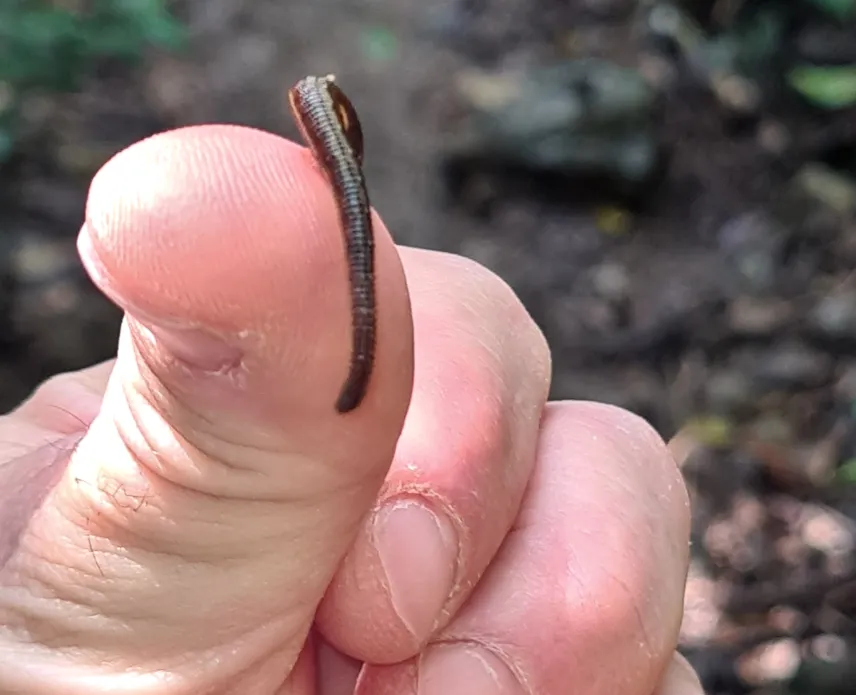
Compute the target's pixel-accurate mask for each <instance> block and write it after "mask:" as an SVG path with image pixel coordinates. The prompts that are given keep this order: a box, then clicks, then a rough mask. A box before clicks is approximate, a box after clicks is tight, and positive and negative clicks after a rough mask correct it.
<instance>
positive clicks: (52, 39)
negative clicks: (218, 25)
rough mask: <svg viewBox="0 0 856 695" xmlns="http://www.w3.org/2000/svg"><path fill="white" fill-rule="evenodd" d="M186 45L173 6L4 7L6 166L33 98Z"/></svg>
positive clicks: (1, 99)
mask: <svg viewBox="0 0 856 695" xmlns="http://www.w3.org/2000/svg"><path fill="white" fill-rule="evenodd" d="M184 38H185V33H184V29H183V27H182V26H181V24H179V23H178V22H177V21H176V20H174V19H173V18H172V16H171V15H170V14H169V12H168V10H167V0H88V1H83V0H81V1H79V2H72V1H71V0H66V1H64V2H63V1H62V0H54V2H46V1H45V0H2V1H0V162H2V161H3V159H4V158H6V157H8V156H9V154H10V153H11V152H12V150H13V149H14V147H15V144H16V141H17V138H18V135H19V134H20V133H19V125H20V110H21V108H22V105H23V103H24V100H25V99H26V98H27V97H28V96H29V95H32V94H35V93H44V92H54V93H55V92H68V91H73V90H75V89H77V88H79V87H80V85H81V83H82V81H83V80H84V79H85V78H86V77H87V76H88V75H90V74H91V73H92V72H93V70H94V69H95V68H96V67H97V65H98V64H99V61H102V60H105V59H112V60H121V61H125V62H128V63H133V62H134V61H136V60H137V59H139V58H140V57H141V56H142V53H143V50H144V49H145V48H146V47H147V46H152V45H156V46H161V47H164V48H178V47H180V46H181V45H182V44H183V41H184Z"/></svg>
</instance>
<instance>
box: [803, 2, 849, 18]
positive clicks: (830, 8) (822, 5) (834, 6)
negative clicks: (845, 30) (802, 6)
mask: <svg viewBox="0 0 856 695" xmlns="http://www.w3.org/2000/svg"><path fill="white" fill-rule="evenodd" d="M809 2H810V3H811V4H812V5H814V6H816V7H817V8H819V9H820V10H822V11H824V12H826V13H828V14H830V15H832V16H833V17H836V18H837V19H840V20H847V19H850V18H852V17H854V16H856V0H809Z"/></svg>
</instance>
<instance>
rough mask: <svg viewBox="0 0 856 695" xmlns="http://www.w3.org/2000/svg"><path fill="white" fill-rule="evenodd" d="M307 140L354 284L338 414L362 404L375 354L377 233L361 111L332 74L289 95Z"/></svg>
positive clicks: (299, 85) (301, 84)
mask: <svg viewBox="0 0 856 695" xmlns="http://www.w3.org/2000/svg"><path fill="white" fill-rule="evenodd" d="M288 101H289V104H290V106H291V112H292V115H293V116H294V120H295V122H296V123H297V126H298V128H299V129H300V131H301V134H302V135H303V139H304V140H305V141H306V144H307V145H308V146H309V149H310V150H311V151H312V154H313V155H314V156H315V160H316V162H317V163H318V166H319V168H320V169H321V171H322V172H323V173H324V175H325V176H326V177H327V180H328V181H329V183H330V187H331V188H332V189H333V197H334V198H335V200H336V205H337V206H338V208H339V219H340V224H341V226H342V234H343V235H344V238H345V253H346V256H347V261H348V274H349V280H350V285H351V331H352V338H351V341H352V342H351V362H350V367H349V372H348V376H347V379H346V380H345V383H344V385H343V386H342V390H341V392H340V393H339V398H338V400H337V401H336V410H338V411H339V412H340V413H347V412H349V411H351V410H354V409H355V408H356V407H357V406H358V405H359V404H360V403H361V402H362V400H363V398H364V397H365V395H366V391H367V389H368V385H369V379H370V377H371V373H372V368H373V367H374V356H375V340H376V338H375V333H376V329H377V316H376V307H375V304H376V300H375V279H374V232H373V230H372V218H371V205H370V204H369V196H368V193H367V191H366V182H365V177H364V176H363V169H362V163H363V132H362V127H361V126H360V121H359V119H358V118H357V112H356V110H355V109H354V106H353V104H351V102H350V100H349V99H348V97H347V96H345V93H344V92H343V91H342V90H341V89H339V87H338V86H337V85H336V83H335V82H334V78H333V76H332V75H328V76H326V77H305V78H303V79H302V80H300V81H299V82H298V83H297V84H296V85H294V87H292V88H291V89H290V90H289V92H288Z"/></svg>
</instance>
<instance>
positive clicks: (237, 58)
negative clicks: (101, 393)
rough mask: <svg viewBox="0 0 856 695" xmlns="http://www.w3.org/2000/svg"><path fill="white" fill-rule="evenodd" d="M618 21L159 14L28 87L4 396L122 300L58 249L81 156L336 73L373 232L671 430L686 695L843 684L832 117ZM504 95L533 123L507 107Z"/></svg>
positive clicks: (234, 115) (8, 227)
mask: <svg viewBox="0 0 856 695" xmlns="http://www.w3.org/2000/svg"><path fill="white" fill-rule="evenodd" d="M701 4H705V3H701ZM631 5H633V2H632V1H628V0H577V1H576V2H574V3H567V2H565V3H563V2H555V0H537V1H536V2H514V1H513V0H498V2H494V3H485V2H480V1H479V0H469V1H467V0H445V1H444V2H437V3H423V2H417V1H416V0H372V1H371V2H362V1H358V0H313V2H311V3H282V2H274V1H272V0H257V1H256V2H247V1H246V0H205V1H204V2H203V1H202V0H184V1H183V2H181V3H179V7H180V10H181V13H182V19H183V20H184V21H185V22H186V23H187V25H188V26H189V27H190V32H191V39H190V45H189V47H188V48H187V50H186V51H184V52H182V53H181V54H173V55H166V54H162V53H152V54H151V55H150V56H148V58H147V60H146V62H145V64H144V66H143V67H142V68H141V69H139V70H135V71H133V72H129V71H128V70H127V69H124V68H117V67H115V66H114V67H110V68H105V69H104V70H102V71H101V72H100V73H99V74H98V75H96V76H95V77H94V78H93V79H92V80H91V81H90V82H89V84H87V86H86V88H85V89H84V90H82V91H81V92H79V93H76V94H72V95H68V96H63V97H59V96H57V97H53V98H51V99H49V100H47V101H46V102H45V103H44V104H41V108H42V110H41V111H40V112H39V118H40V119H42V121H43V130H44V132H45V133H46V135H45V136H44V137H41V138H38V139H37V140H36V144H34V145H33V147H32V148H31V149H29V150H28V151H27V152H26V153H25V154H24V156H22V157H20V158H17V159H16V160H15V162H14V163H13V165H11V166H9V167H7V168H6V169H5V170H3V171H0V206H2V214H0V217H2V220H3V227H4V234H3V235H2V236H0V259H3V260H0V271H2V273H0V277H2V279H3V281H4V287H5V288H6V291H5V292H4V294H3V297H2V300H0V351H2V352H0V355H2V361H0V383H2V384H3V389H2V399H3V403H2V406H3V407H4V408H5V409H9V408H12V407H14V405H15V404H17V403H18V402H20V400H21V399H23V398H24V397H26V395H27V394H28V393H29V392H30V391H31V389H32V388H33V387H34V386H35V385H36V384H37V383H39V382H40V381H41V380H42V379H44V378H46V377H47V376H49V375H50V374H53V373H55V372H57V371H64V370H69V369H75V368H79V367H82V366H85V365H88V364H91V363H93V362H95V361H98V360H102V359H106V358H108V357H110V356H111V355H112V354H113V352H114V350H115V344H116V343H115V341H116V336H117V332H118V325H119V320H120V316H119V313H118V311H117V310H116V309H115V308H114V307H112V306H111V305H110V304H109V303H108V302H107V301H106V300H105V299H103V298H102V297H101V296H100V295H99V294H98V293H97V292H96V291H95V290H94V289H93V288H92V286H91V285H90V284H89V281H88V280H87V279H86V277H85V276H84V274H83V272H82V269H81V267H80V265H79V262H78V259H77V255H76V252H75V249H74V242H75V238H76V235H77V232H78V230H79V226H80V223H81V221H82V218H83V208H84V204H85V199H86V192H87V185H88V182H89V180H90V179H91V177H92V175H93V174H94V173H95V171H96V170H97V169H98V168H99V167H100V166H101V165H102V164H103V163H104V161H106V159H108V158H109V157H110V156H112V155H113V154H114V153H115V152H117V151H118V150H120V149H122V148H124V147H126V146H127V145H130V144H131V143H133V142H134V141H136V140H139V139H141V138H143V137H146V136H148V135H150V134H152V133H155V132H158V131H162V130H165V129H168V128H173V127H177V126H182V125H189V124H197V123H206V122H227V123H238V124H244V125H248V126H254V127H258V128H263V129H266V130H271V131H274V132H278V133H281V134H283V135H285V136H287V137H290V138H293V139H296V138H297V133H296V132H295V130H294V126H293V125H292V123H291V120H290V117H289V115H288V113H287V108H286V104H285V101H284V93H285V90H286V89H287V88H288V87H289V86H290V85H291V84H292V83H293V82H294V81H296V80H297V79H298V78H300V77H302V76H303V75H305V74H317V73H328V72H332V73H335V74H336V76H337V79H338V80H339V82H340V83H341V84H342V86H343V87H344V88H345V90H346V91H347V93H348V95H349V96H350V97H351V99H352V100H353V101H354V103H355V106H356V107H357V110H358V112H359V114H360V118H361V121H362V123H363V129H364V135H365V142H366V163H365V170H366V176H367V179H368V183H369V186H370V189H371V194H372V202H373V203H374V205H375V207H376V208H377V209H378V211H379V212H380V214H381V215H382V216H383V218H384V221H385V223H386V225H387V227H388V228H389V229H390V230H391V231H392V233H393V234H394V236H395V237H396V238H397V240H398V242H399V243H401V244H405V245H411V246H419V247H423V248H432V249H439V250H444V251H451V252H456V253H460V254H464V255H467V256H469V257H472V258H474V259H476V260H477V261H479V262H481V263H483V264H484V265H486V266H487V267H489V268H491V269H492V270H494V271H495V272H496V273H498V274H499V275H500V276H501V277H503V278H504V279H505V280H506V281H507V282H508V283H509V284H510V285H511V286H512V287H513V288H514V290H515V291H516V292H517V293H518V295H519V296H520V297H521V299H522V300H523V302H524V303H525V304H526V306H527V307H528V309H529V311H530V312H531V313H532V315H533V317H534V318H535V320H536V321H537V322H538V323H539V325H540V326H541V327H542V328H543V330H544V332H545V334H546V335H547V337H548V339H549V341H550V344H551V346H552V350H553V356H554V364H555V369H554V378H553V397H554V398H582V399H593V400H600V401H606V402H610V403H615V404H618V405H621V406H624V407H626V408H629V409H631V410H634V411H635V412H637V413H639V414H641V415H643V416H644V417H646V418H647V419H648V420H650V421H651V422H652V423H653V424H654V426H655V427H656V428H657V429H658V430H659V431H660V432H661V433H662V434H663V436H664V437H666V438H667V439H670V440H671V442H672V447H673V449H674V451H675V453H676V455H677V456H678V458H679V460H681V461H682V462H683V464H682V465H683V470H684V473H685V476H686V479H687V482H688V484H689V486H690V489H691V493H692V497H693V504H694V524H693V544H694V545H693V548H694V559H693V563H692V567H691V570H690V580H689V585H688V590H687V611H686V619H685V621H684V626H683V630H682V643H681V646H682V649H683V651H684V652H685V653H686V654H687V655H688V656H689V657H690V659H691V660H692V662H693V663H694V665H695V666H696V667H697V668H698V669H699V671H700V673H701V674H702V677H703V679H704V682H705V685H706V687H707V692H709V693H711V694H713V693H723V694H725V693H727V694H728V695H736V694H737V693H749V692H762V691H763V692H764V693H768V694H769V693H776V692H782V693H784V692H789V693H802V692H805V693H809V692H810V693H820V694H821V695H828V694H835V693H844V692H845V684H846V683H847V681H848V675H853V674H854V673H856V561H854V555H856V549H854V545H855V544H856V464H853V463H852V462H853V461H854V460H856V407H854V406H856V276H854V274H853V272H852V269H853V267H854V265H855V264H856V182H854V180H853V175H852V173H853V171H856V167H854V164H856V125H854V124H856V113H854V111H853V110H852V109H851V110H850V111H849V112H848V111H839V112H825V111H821V110H819V109H813V108H811V107H809V106H807V105H805V104H804V103H802V102H800V101H799V100H798V99H795V98H792V97H791V98H788V97H783V96H782V95H781V94H780V93H779V94H778V95H777V96H776V97H775V98H772V99H764V100H761V101H762V102H763V103H761V104H760V105H759V103H756V102H757V100H756V99H755V97H756V95H755V93H754V92H753V91H752V89H751V86H752V85H751V84H749V85H748V86H747V83H745V82H741V81H740V80H736V81H735V80H731V81H728V80H720V81H719V82H717V83H716V85H714V87H715V88H711V85H712V82H711V81H710V80H708V81H706V80H705V79H702V78H700V77H699V70H698V69H696V70H695V71H693V70H687V69H685V66H684V67H682V64H681V60H680V56H679V55H678V53H679V52H678V51H675V50H671V51H669V50H661V48H662V47H661V46H659V45H658V46H657V49H658V50H653V49H652V45H651V44H652V42H651V41H650V38H651V37H650V33H651V32H650V31H648V33H647V34H646V32H645V31H643V30H641V29H640V21H639V18H638V15H636V16H633V15H632V13H628V12H626V11H625V9H626V8H628V7H629V6H631ZM643 24H644V22H643ZM649 24H650V22H649ZM649 29H650V26H649ZM661 38H662V37H661ZM673 48H674V47H673ZM590 58H597V59H600V60H602V61H606V62H601V63H591V62H586V61H585V60H583V61H582V62H580V61H581V59H590ZM547 65H560V66H564V69H565V72H561V71H560V72H559V73H555V74H553V73H549V71H545V68H544V66H547ZM604 66H606V67H604ZM696 67H697V66H696ZM580 71H581V72H580ZM701 72H702V73H703V72H704V71H703V70H702V71H701ZM560 75H565V76H567V75H571V78H572V79H571V78H569V81H567V82H563V81H562V80H563V78H562V77H561V76H560ZM580 75H582V77H580ZM634 75H635V76H639V75H641V76H642V77H643V78H644V83H645V85H651V89H652V92H651V93H652V94H654V95H655V96H656V98H655V99H653V100H652V99H650V98H649V97H650V96H651V94H649V93H648V92H646V91H645V89H642V88H641V87H640V85H639V84H638V82H636V81H634ZM497 95H500V96H499V97H498V96H497ZM509 95H510V96H509ZM515 99H516V100H517V101H515ZM574 100H577V101H578V102H579V103H581V104H582V105H583V106H582V107H581V108H582V111H580V113H583V114H588V116H585V115H584V116H580V117H579V118H578V119H577V120H576V121H574V122H573V123H572V124H571V125H570V126H568V127H567V129H566V130H565V131H562V132H560V133H559V134H558V135H556V132H554V131H551V130H550V128H551V127H555V124H552V125H551V122H550V109H549V108H545V107H544V105H545V104H548V105H549V104H556V103H559V104H561V105H562V106H563V107H566V106H568V105H569V104H570V105H571V106H574V104H576V103H577V102H574ZM497 104H499V106H497ZM509 104H510V105H509ZM515 104H516V105H517V106H520V105H521V104H522V106H523V107H525V109H524V113H527V114H537V116H533V117H531V118H530V117H527V118H524V119H523V121H522V122H521V121H520V120H519V119H518V120H515V114H516V113H517V112H515V110H514V105H515ZM479 109H481V110H482V111H480V112H479ZM571 110H573V109H571ZM476 112H479V113H482V116H484V113H487V114H488V116H487V117H482V118H481V119H479V118H473V117H472V114H473V113H476ZM616 114H617V115H616ZM539 128H540V130H539ZM574 128H577V130H574ZM551 136H556V137H557V138H558V139H554V140H551V142H553V144H554V146H555V147H559V146H560V145H561V146H562V147H564V146H567V153H566V157H565V159H563V160H562V161H561V162H559V163H558V164H557V165H556V166H554V168H553V170H552V171H547V170H546V169H547V168H548V167H545V166H544V162H543V159H542V160H539V162H538V165H537V166H533V165H532V161H533V159H532V158H533V157H534V155H532V152H533V150H532V149H531V148H533V147H535V148H536V149H537V144H538V143H539V142H542V140H541V139H542V138H545V137H551ZM649 145H653V148H651V147H648V146H649ZM634 148H635V149H634ZM646 148H647V149H646ZM557 151H558V150H557ZM581 151H586V152H588V153H589V154H588V155H586V157H588V159H585V161H582V160H580V155H579V153H580V152H581ZM497 152H501V153H502V155H501V156H498V155H497ZM630 152H640V153H641V154H639V157H638V158H637V159H633V158H632V157H631V156H630V154H628V153H630ZM646 153H647V154H646ZM548 159H549V158H548ZM640 162H641V164H640ZM848 167H853V168H852V169H851V170H850V173H848V172H847V169H848ZM557 169H560V170H561V171H558V172H557ZM640 172H641V173H640ZM128 185H133V182H129V183H128ZM846 692H852V690H847V691H846Z"/></svg>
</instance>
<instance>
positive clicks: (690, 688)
mask: <svg viewBox="0 0 856 695" xmlns="http://www.w3.org/2000/svg"><path fill="white" fill-rule="evenodd" d="M655 695H704V688H703V687H702V684H701V681H700V680H699V677H698V674H696V672H695V670H694V669H693V667H692V666H691V665H690V663H689V661H687V660H686V658H685V657H684V656H683V655H682V654H680V653H678V652H675V656H674V658H673V659H672V661H671V663H670V664H669V666H668V668H667V669H666V673H665V675H664V676H663V680H662V682H661V683H660V687H659V688H658V689H657V692H656V693H655Z"/></svg>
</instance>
